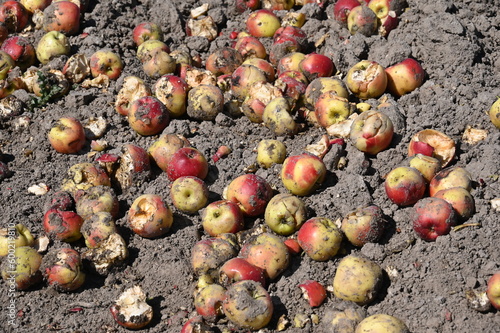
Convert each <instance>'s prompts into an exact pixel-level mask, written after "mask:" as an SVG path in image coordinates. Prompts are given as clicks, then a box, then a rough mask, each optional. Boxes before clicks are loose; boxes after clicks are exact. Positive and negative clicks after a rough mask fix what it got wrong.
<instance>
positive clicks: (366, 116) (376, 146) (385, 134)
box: [349, 110, 394, 155]
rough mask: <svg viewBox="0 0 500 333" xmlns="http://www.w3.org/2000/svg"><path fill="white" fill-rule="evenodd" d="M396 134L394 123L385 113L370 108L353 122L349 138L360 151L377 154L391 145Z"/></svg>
mask: <svg viewBox="0 0 500 333" xmlns="http://www.w3.org/2000/svg"><path fill="white" fill-rule="evenodd" d="M393 135H394V125H393V123H392V121H391V119H390V118H389V117H388V116H387V115H386V114H384V113H382V112H378V111H373V110H368V111H365V112H363V113H361V114H360V115H359V116H358V117H356V119H354V121H353V122H352V124H351V129H350V132H349V140H350V141H351V143H352V144H353V145H354V146H355V147H356V148H357V149H359V150H360V151H362V152H365V153H368V154H370V155H376V154H378V153H379V152H381V151H382V150H384V149H386V148H387V147H389V145H390V144H391V141H392V137H393Z"/></svg>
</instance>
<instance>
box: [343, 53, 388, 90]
mask: <svg viewBox="0 0 500 333" xmlns="http://www.w3.org/2000/svg"><path fill="white" fill-rule="evenodd" d="M346 83H347V87H348V88H349V90H350V91H351V92H352V93H353V94H354V95H356V97H358V98H360V99H369V98H378V97H380V96H382V94H383V93H384V92H385V89H386V87H387V74H386V73H385V70H384V67H382V66H381V65H380V64H379V63H377V62H376V61H370V60H361V61H360V62H358V63H357V64H355V65H354V66H352V67H351V68H350V69H349V71H348V72H347V75H346Z"/></svg>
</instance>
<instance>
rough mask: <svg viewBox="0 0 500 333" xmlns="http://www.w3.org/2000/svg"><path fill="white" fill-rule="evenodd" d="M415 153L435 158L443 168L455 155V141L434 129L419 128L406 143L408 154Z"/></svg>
mask: <svg viewBox="0 0 500 333" xmlns="http://www.w3.org/2000/svg"><path fill="white" fill-rule="evenodd" d="M415 154H424V155H427V156H432V157H434V158H437V159H438V160H439V162H440V163H441V167H443V168H444V167H445V166H447V165H448V164H449V163H450V162H451V161H452V160H453V158H454V157H455V141H453V139H451V138H450V137H449V136H447V135H446V134H444V133H442V132H440V131H436V130H434V129H425V130H421V131H419V132H417V133H415V134H414V135H413V136H412V138H411V140H410V143H409V144H408V156H413V155H415Z"/></svg>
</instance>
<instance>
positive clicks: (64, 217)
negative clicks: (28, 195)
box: [43, 208, 83, 243]
mask: <svg viewBox="0 0 500 333" xmlns="http://www.w3.org/2000/svg"><path fill="white" fill-rule="evenodd" d="M82 224H83V219H82V218H81V216H80V215H78V214H77V213H75V212H71V211H64V210H59V209H57V208H52V209H49V210H48V211H47V212H45V215H44V216H43V229H44V231H45V233H46V234H47V236H48V237H49V238H51V239H56V240H60V241H63V242H66V243H71V242H74V241H77V240H79V239H80V238H81V237H82V234H81V232H80V229H81V227H82Z"/></svg>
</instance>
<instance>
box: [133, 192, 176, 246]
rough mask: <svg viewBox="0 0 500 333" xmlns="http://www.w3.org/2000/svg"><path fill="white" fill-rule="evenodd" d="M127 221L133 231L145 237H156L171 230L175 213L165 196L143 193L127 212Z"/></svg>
mask: <svg viewBox="0 0 500 333" xmlns="http://www.w3.org/2000/svg"><path fill="white" fill-rule="evenodd" d="M127 223H128V225H129V227H130V228H131V229H132V231H133V232H135V233H136V234H138V235H139V236H142V237H145V238H155V237H159V236H162V235H164V234H165V233H167V232H168V231H169V230H170V227H171V226H172V223H173V214H172V210H171V209H170V207H168V205H167V203H166V202H165V201H164V200H163V198H162V197H161V196H159V195H156V194H143V195H141V196H139V197H138V198H136V199H135V200H134V202H133V203H132V205H131V206H130V209H129V210H128V213H127Z"/></svg>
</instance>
